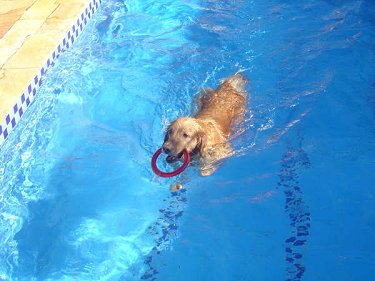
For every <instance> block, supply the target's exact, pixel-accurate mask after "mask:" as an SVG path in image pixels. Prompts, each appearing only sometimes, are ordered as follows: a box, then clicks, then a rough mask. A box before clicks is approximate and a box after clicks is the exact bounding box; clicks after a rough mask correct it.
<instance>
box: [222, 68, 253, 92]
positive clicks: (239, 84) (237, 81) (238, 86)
mask: <svg viewBox="0 0 375 281" xmlns="http://www.w3.org/2000/svg"><path fill="white" fill-rule="evenodd" d="M225 82H227V83H229V84H230V85H231V86H232V87H233V88H234V89H235V90H236V91H237V92H238V93H239V94H242V95H244V96H245V97H246V95H247V93H246V91H245V85H246V84H247V82H248V80H247V79H246V78H245V77H244V76H243V75H242V74H241V73H236V74H234V75H232V76H230V77H228V78H227V79H226V80H225Z"/></svg>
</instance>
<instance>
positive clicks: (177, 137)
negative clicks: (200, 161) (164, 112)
mask: <svg viewBox="0 0 375 281" xmlns="http://www.w3.org/2000/svg"><path fill="white" fill-rule="evenodd" d="M204 145H205V133H204V131H203V128H202V127H201V125H200V124H199V122H198V121H197V120H196V119H194V118H189V117H181V118H178V119H176V120H175V121H173V122H172V123H171V124H170V125H169V126H168V129H167V132H166V134H165V138H164V143H163V151H164V153H166V154H168V157H167V162H169V163H173V162H175V161H177V160H178V159H180V158H181V157H182V155H183V153H184V150H185V149H186V150H187V151H188V152H189V153H192V152H193V153H199V152H201V150H202V149H203V147H204Z"/></svg>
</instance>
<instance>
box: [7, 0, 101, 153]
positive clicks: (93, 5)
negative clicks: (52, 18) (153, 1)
mask: <svg viewBox="0 0 375 281" xmlns="http://www.w3.org/2000/svg"><path fill="white" fill-rule="evenodd" d="M101 3H102V0H91V1H90V2H89V4H88V5H87V6H86V7H85V8H84V10H83V11H82V12H81V13H80V15H79V16H78V18H77V19H76V20H75V21H74V23H73V25H72V27H71V28H70V29H69V30H68V32H67V33H66V35H65V37H64V39H63V40H62V41H60V43H59V44H58V45H57V46H56V48H55V49H54V51H53V52H52V53H51V54H50V55H49V57H47V58H46V60H45V62H44V64H43V66H42V67H41V69H40V70H39V71H37V72H36V73H35V76H34V78H33V79H32V80H31V81H30V82H29V84H28V86H27V87H26V89H25V90H24V91H23V92H22V93H21V95H20V97H19V98H18V100H17V102H16V104H14V105H13V107H12V108H10V109H9V111H8V113H7V114H6V116H5V120H0V122H1V123H0V148H1V146H2V145H3V144H4V142H5V140H6V139H7V138H8V136H9V134H10V133H11V132H12V131H13V129H14V128H15V127H16V125H17V124H18V123H19V121H20V120H21V117H22V116H23V115H24V113H25V111H26V110H27V109H28V108H29V107H30V105H31V104H32V102H33V100H34V99H35V97H36V95H37V90H38V88H39V87H40V86H41V84H42V79H43V78H44V76H45V75H46V73H47V71H48V69H49V68H51V67H52V66H53V64H54V62H55V61H56V60H57V58H58V57H59V56H60V54H61V53H63V52H64V51H66V50H67V49H69V48H70V47H71V46H72V44H73V43H74V41H75V40H76V39H77V38H78V36H79V35H80V34H81V33H82V31H83V29H84V27H85V26H86V25H87V23H88V20H89V19H90V18H91V17H92V16H93V14H94V13H95V12H96V11H97V9H98V8H99V6H100V4H101Z"/></svg>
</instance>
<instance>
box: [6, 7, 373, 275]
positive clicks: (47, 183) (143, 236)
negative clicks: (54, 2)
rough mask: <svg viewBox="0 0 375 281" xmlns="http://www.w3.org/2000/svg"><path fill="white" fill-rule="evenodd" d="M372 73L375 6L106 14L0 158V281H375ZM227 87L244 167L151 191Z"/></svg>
mask: <svg viewBox="0 0 375 281" xmlns="http://www.w3.org/2000/svg"><path fill="white" fill-rule="evenodd" d="M374 64H375V3H373V2H372V1H349V0H348V1H334V0H331V1H329V0H326V1H322V0H318V1H280V0H277V1H276V0H273V1H261V0H258V1H213V0H209V1H199V0H189V1H187V0H175V1H168V0H162V1H139V0H129V1H120V0H113V1H104V3H103V4H102V6H101V8H100V9H99V11H98V12H97V14H95V16H94V18H93V19H92V20H91V21H90V23H89V24H88V26H87V28H86V30H85V31H84V33H83V34H82V35H81V37H80V38H79V39H78V40H77V41H76V43H75V44H74V46H73V47H72V48H71V49H69V50H68V51H66V52H65V53H63V55H62V56H61V57H60V58H59V60H58V62H57V63H56V64H55V66H54V67H53V68H52V69H51V70H50V71H49V72H48V75H47V77H46V78H45V79H44V81H43V85H42V87H41V88H40V91H39V94H38V97H37V99H36V101H35V102H34V104H33V105H32V106H31V108H30V109H29V110H28V111H27V112H26V114H25V116H24V119H23V120H22V122H21V123H20V124H19V125H18V126H17V128H16V130H15V131H14V132H13V133H12V134H11V135H10V137H9V138H8V140H7V141H6V143H5V144H4V146H3V147H2V148H1V151H0V159H1V163H0V280H162V281H168V280H185V281H195V280H208V281H211V280H222V281H232V280H233V281H234V280H235V281H239V280H246V281H252V280H262V281H266V280H311V281H315V280H327V281H328V280H330V281H331V280H353V281H357V280H375V279H374V278H375V277H374V276H375V270H374V269H375V255H374V250H375V243H374V239H373V238H374V235H375V208H374V207H373V206H374V204H375V187H374V183H375V173H374V171H375V138H374V137H375V126H374V118H375V68H374ZM237 71H242V72H243V74H244V75H245V76H247V77H248V78H249V80H250V83H249V85H248V86H247V91H248V92H249V94H250V102H249V105H248V109H249V112H251V113H249V114H248V116H247V117H248V120H247V121H246V125H245V131H244V132H243V133H242V134H241V135H239V136H238V137H237V138H235V139H234V140H233V147H234V148H235V149H236V151H237V153H236V155H235V156H233V157H231V158H230V159H227V160H226V161H225V162H224V164H223V165H222V166H221V167H220V169H219V170H218V171H217V172H216V173H215V174H214V175H212V176H210V177H204V178H203V177H200V176H199V173H198V171H197V168H196V167H190V168H188V171H186V172H185V173H184V174H183V175H181V176H180V177H179V178H177V179H176V178H175V179H169V180H167V179H161V178H157V177H156V176H155V175H153V173H152V171H151V168H150V164H149V162H150V158H151V156H152V154H153V152H154V151H155V150H156V149H157V148H158V147H159V146H160V145H161V143H162V139H163V130H164V129H165V127H166V125H167V124H168V122H170V121H171V120H173V119H174V118H176V117H178V116H181V115H188V114H189V112H190V107H191V104H192V102H193V99H194V96H195V94H196V93H197V92H198V90H199V88H201V87H215V86H217V85H218V83H219V81H220V79H222V78H224V77H226V76H228V75H230V74H233V73H235V72H237ZM250 116H252V118H250ZM180 181H181V182H182V183H183V187H184V188H183V190H182V191H179V192H171V191H170V190H169V186H170V185H171V184H174V183H177V182H180Z"/></svg>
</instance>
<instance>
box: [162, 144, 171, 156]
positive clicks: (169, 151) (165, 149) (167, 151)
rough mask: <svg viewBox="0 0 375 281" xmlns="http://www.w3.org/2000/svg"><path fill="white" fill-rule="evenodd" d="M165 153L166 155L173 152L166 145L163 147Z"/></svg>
mask: <svg viewBox="0 0 375 281" xmlns="http://www.w3.org/2000/svg"><path fill="white" fill-rule="evenodd" d="M163 151H164V153H166V154H169V153H171V150H170V149H169V148H168V147H167V146H166V145H163Z"/></svg>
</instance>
